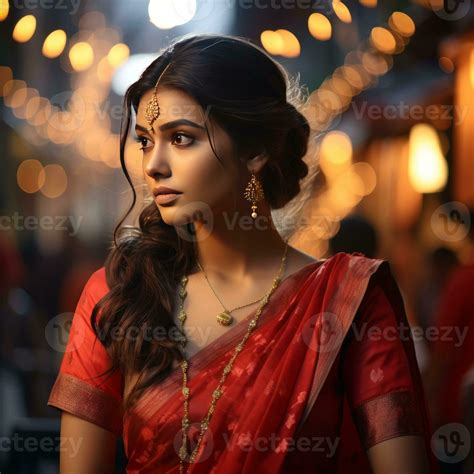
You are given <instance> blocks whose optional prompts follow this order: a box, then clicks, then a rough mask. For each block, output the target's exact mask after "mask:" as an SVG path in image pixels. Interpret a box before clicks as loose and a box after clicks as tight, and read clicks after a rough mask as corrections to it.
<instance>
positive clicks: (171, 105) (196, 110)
mask: <svg viewBox="0 0 474 474" xmlns="http://www.w3.org/2000/svg"><path fill="white" fill-rule="evenodd" d="M153 92H154V89H150V90H149V91H147V92H146V93H145V94H143V96H142V97H141V99H140V102H139V104H138V111H137V123H138V124H140V125H146V126H148V122H147V120H146V118H145V109H146V106H147V104H148V102H149V101H150V100H151V98H152V97H153ZM156 98H157V100H158V104H159V106H160V115H159V117H158V118H157V119H156V121H155V123H154V125H155V124H156V125H159V124H162V123H165V122H168V121H170V120H176V119H178V118H186V119H188V120H192V121H193V122H196V123H198V124H203V122H204V113H203V110H202V107H201V106H200V105H199V104H198V103H197V102H196V101H195V100H194V99H193V98H192V97H191V96H190V95H188V94H186V93H185V92H183V91H181V90H178V89H171V88H160V87H159V88H158V89H157V93H156Z"/></svg>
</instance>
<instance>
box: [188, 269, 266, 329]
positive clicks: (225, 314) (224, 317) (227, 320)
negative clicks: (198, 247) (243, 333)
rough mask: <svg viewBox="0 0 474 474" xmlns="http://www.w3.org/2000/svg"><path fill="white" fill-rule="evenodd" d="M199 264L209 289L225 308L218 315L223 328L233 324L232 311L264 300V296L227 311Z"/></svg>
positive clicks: (218, 320)
mask: <svg viewBox="0 0 474 474" xmlns="http://www.w3.org/2000/svg"><path fill="white" fill-rule="evenodd" d="M197 264H198V266H199V268H200V269H201V271H202V272H203V273H204V277H205V278H206V281H207V284H208V285H209V288H210V289H211V290H212V292H213V293H214V295H215V296H216V298H217V299H218V300H219V303H220V304H221V305H222V307H223V308H224V311H222V313H219V314H218V315H217V318H216V319H217V322H218V323H219V324H221V325H222V326H230V325H231V324H232V323H233V322H234V318H233V317H232V315H231V314H230V313H231V312H232V311H235V310H237V309H242V308H246V307H247V306H250V305H252V304H255V303H258V302H259V301H260V300H261V299H262V296H261V297H260V298H258V299H256V300H255V301H252V302H251V303H247V304H244V305H243V306H237V307H235V308H233V309H230V310H229V309H227V308H226V307H225V306H224V303H223V302H222V301H221V299H220V298H219V296H218V295H217V293H216V292H215V290H214V288H213V287H212V285H211V282H210V281H209V278H207V274H206V272H205V271H204V268H202V266H201V264H200V263H199V260H198V261H197Z"/></svg>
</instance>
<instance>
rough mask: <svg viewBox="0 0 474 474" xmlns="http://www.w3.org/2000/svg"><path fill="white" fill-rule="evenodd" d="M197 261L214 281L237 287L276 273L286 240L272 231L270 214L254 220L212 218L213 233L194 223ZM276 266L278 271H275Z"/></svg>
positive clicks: (228, 215)
mask: <svg viewBox="0 0 474 474" xmlns="http://www.w3.org/2000/svg"><path fill="white" fill-rule="evenodd" d="M195 230H196V251H197V255H198V260H199V263H200V264H201V266H202V267H203V269H204V271H205V272H206V274H207V275H211V276H212V277H213V278H214V281H216V280H217V281H219V280H220V281H222V282H223V283H224V282H225V283H237V282H242V281H243V280H245V279H249V278H250V277H251V276H254V277H255V276H257V277H258V275H263V274H264V272H265V271H268V269H269V268H273V267H274V268H275V271H277V270H278V268H279V266H280V264H281V259H282V257H283V254H284V251H285V245H286V242H285V240H284V239H283V238H282V237H281V236H280V234H279V233H278V231H277V230H276V228H275V225H274V223H273V221H272V218H271V215H270V213H266V214H262V215H259V217H257V219H256V220H253V219H252V218H251V217H250V216H246V217H245V218H240V219H239V218H238V217H235V216H234V215H232V214H225V213H224V214H223V215H222V216H221V217H220V218H219V219H216V218H214V222H213V223H212V229H209V228H208V227H205V226H204V225H203V224H202V223H200V222H195ZM277 265H278V268H277Z"/></svg>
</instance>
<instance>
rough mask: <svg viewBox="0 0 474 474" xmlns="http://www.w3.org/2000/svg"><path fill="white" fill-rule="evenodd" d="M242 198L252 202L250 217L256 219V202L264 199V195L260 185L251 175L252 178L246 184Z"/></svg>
mask: <svg viewBox="0 0 474 474" xmlns="http://www.w3.org/2000/svg"><path fill="white" fill-rule="evenodd" d="M244 197H245V199H247V201H252V206H251V208H252V213H251V216H252V218H253V219H255V218H256V217H257V212H256V211H257V202H258V201H261V200H262V199H263V198H264V195H263V188H262V185H261V184H260V181H258V180H257V178H256V176H255V175H254V174H253V173H252V178H251V179H250V181H249V183H248V184H247V187H246V188H245V192H244Z"/></svg>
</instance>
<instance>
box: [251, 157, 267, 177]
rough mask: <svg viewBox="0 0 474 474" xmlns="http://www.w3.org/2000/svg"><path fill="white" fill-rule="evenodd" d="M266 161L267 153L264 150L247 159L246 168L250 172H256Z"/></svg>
mask: <svg viewBox="0 0 474 474" xmlns="http://www.w3.org/2000/svg"><path fill="white" fill-rule="evenodd" d="M267 161H268V155H267V153H266V152H264V153H260V154H259V155H257V156H255V157H253V158H252V159H250V160H248V161H247V169H248V170H249V172H250V173H254V174H257V173H259V172H260V170H261V169H262V168H263V167H264V166H265V163H266V162H267Z"/></svg>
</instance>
